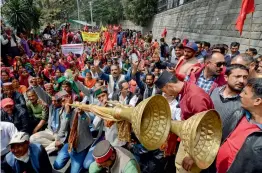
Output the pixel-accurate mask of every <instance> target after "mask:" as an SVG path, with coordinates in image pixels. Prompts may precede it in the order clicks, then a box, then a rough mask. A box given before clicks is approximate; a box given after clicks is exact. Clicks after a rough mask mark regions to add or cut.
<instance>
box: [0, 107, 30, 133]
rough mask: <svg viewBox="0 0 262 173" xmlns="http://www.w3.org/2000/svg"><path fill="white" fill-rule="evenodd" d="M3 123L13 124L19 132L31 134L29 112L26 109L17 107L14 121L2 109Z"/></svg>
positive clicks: (13, 116) (13, 117)
mask: <svg viewBox="0 0 262 173" xmlns="http://www.w3.org/2000/svg"><path fill="white" fill-rule="evenodd" d="M1 121H6V122H10V123H13V124H14V125H15V127H16V128H17V130H18V131H22V132H27V133H29V119H28V112H27V111H26V109H25V108H23V107H21V106H17V105H15V107H14V110H13V115H12V119H10V118H9V116H8V114H7V113H6V112H5V111H3V110H2V109H1Z"/></svg>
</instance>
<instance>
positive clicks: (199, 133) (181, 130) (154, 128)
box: [72, 95, 222, 169]
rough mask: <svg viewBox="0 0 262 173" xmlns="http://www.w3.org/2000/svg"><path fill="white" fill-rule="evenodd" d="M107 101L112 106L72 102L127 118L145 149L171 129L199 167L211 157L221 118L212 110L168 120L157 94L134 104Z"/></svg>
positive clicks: (166, 109) (218, 138)
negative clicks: (189, 116)
mask: <svg viewBox="0 0 262 173" xmlns="http://www.w3.org/2000/svg"><path fill="white" fill-rule="evenodd" d="M110 103H111V104H113V105H115V106H114V107H101V106H97V105H82V104H72V106H73V107H78V108H80V109H82V110H85V111H90V112H93V113H95V114H96V115H98V116H100V117H101V118H103V119H105V120H110V121H123V120H126V121H128V122H130V123H131V124H132V128H133V131H134V133H135V135H136V136H137V138H138V139H139V141H140V142H141V143H142V144H143V145H144V146H145V147H146V148H147V149H149V150H155V149H158V148H159V147H160V146H161V145H162V144H163V143H165V141H166V140H167V137H168V134H169V132H170V131H171V132H173V133H175V134H177V135H178V136H179V137H180V138H181V139H182V144H183V145H184V147H185V150H186V152H187V153H188V154H189V155H190V156H191V157H192V158H193V159H194V161H195V163H196V165H197V166H198V167H199V168H201V169H206V168H207V167H209V166H210V165H211V164H212V162H213V161H214V159H215V157H216V155H217V152H218V149H219V146H220V142H221V137H222V124H221V120H220V117H219V115H218V113H217V112H216V111H215V110H209V111H205V112H201V113H198V114H196V115H194V116H192V117H191V118H189V119H188V120H186V121H171V111H170V107H169V104H168V102H167V100H166V99H165V98H164V97H163V96H160V95H156V96H152V97H150V98H148V99H146V100H144V101H142V102H141V103H139V105H138V106H136V107H135V108H133V107H128V106H125V105H121V104H118V103H115V102H110Z"/></svg>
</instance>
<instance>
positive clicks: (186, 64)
mask: <svg viewBox="0 0 262 173" xmlns="http://www.w3.org/2000/svg"><path fill="white" fill-rule="evenodd" d="M179 46H180V48H181V49H182V48H183V50H184V56H181V57H180V58H179V61H178V62H177V65H176V67H175V68H174V69H168V70H169V71H170V72H173V73H175V75H176V76H177V78H178V80H180V81H184V79H185V77H186V75H187V74H189V72H190V70H191V68H192V67H195V66H197V67H200V64H199V63H198V61H197V58H196V57H195V55H196V52H197V50H198V47H197V44H195V43H194V42H189V43H187V45H186V46H184V47H183V45H179Z"/></svg>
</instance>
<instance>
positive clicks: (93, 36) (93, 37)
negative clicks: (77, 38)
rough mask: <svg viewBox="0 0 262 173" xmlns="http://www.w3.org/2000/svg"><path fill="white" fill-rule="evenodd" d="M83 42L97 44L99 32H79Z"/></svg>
mask: <svg viewBox="0 0 262 173" xmlns="http://www.w3.org/2000/svg"><path fill="white" fill-rule="evenodd" d="M81 34H82V38H83V41H88V42H97V41H98V40H99V38H100V33H99V32H95V33H92V32H81Z"/></svg>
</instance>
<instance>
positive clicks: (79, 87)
mask: <svg viewBox="0 0 262 173" xmlns="http://www.w3.org/2000/svg"><path fill="white" fill-rule="evenodd" d="M75 84H76V86H77V88H78V89H79V90H81V91H82V92H83V93H84V94H85V95H86V96H89V95H90V94H92V92H93V91H92V89H88V88H87V87H86V86H84V85H83V84H82V83H81V82H79V81H75Z"/></svg>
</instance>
